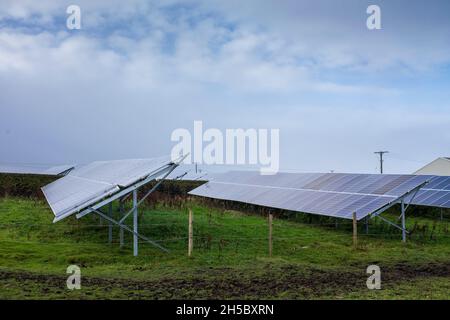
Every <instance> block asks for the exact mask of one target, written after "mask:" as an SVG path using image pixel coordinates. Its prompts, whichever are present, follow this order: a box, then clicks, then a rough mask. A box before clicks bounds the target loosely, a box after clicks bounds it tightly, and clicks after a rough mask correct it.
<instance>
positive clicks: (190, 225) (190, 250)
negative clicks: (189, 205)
mask: <svg viewBox="0 0 450 320" xmlns="http://www.w3.org/2000/svg"><path fill="white" fill-rule="evenodd" d="M192 220H193V216H192V210H191V209H189V237H188V256H189V257H190V256H191V255H192V248H193V246H194V241H193V230H192Z"/></svg>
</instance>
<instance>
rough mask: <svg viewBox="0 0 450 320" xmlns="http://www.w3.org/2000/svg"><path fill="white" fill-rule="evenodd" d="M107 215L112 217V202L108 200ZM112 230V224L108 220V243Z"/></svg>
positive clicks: (110, 240)
mask: <svg viewBox="0 0 450 320" xmlns="http://www.w3.org/2000/svg"><path fill="white" fill-rule="evenodd" d="M108 215H109V217H110V218H112V217H113V207H112V202H110V203H109V206H108ZM112 232H113V225H112V222H111V221H109V223H108V243H112Z"/></svg>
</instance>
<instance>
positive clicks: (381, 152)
mask: <svg viewBox="0 0 450 320" xmlns="http://www.w3.org/2000/svg"><path fill="white" fill-rule="evenodd" d="M374 153H375V154H379V155H380V173H381V174H383V162H384V160H383V154H385V153H389V151H376V152H374Z"/></svg>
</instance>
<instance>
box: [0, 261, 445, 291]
mask: <svg viewBox="0 0 450 320" xmlns="http://www.w3.org/2000/svg"><path fill="white" fill-rule="evenodd" d="M367 276H368V275H367V274H366V273H365V268H361V272H337V271H323V270H320V269H307V270H305V269H299V268H298V267H296V266H293V265H288V266H284V267H281V268H271V267H270V265H268V268H267V271H264V272H263V273H258V274H255V275H252V274H249V273H248V272H244V271H237V270H234V269H226V268H223V269H208V270H206V271H202V272H201V274H198V275H194V276H190V277H187V278H164V279H160V280H152V281H146V280H144V281H141V280H135V279H130V280H127V279H116V278H112V279H107V278H97V277H83V278H82V286H83V289H84V290H90V289H97V292H98V291H99V290H98V289H100V291H101V292H104V293H105V295H104V297H105V298H108V292H111V291H112V290H115V292H120V295H119V296H114V297H117V298H123V299H233V298H240V299H246V298H248V299H251V298H253V299H270V298H290V299H295V298H302V299H305V298H314V297H319V296H323V295H327V294H339V293H346V292H347V293H348V292H351V291H360V290H362V289H364V288H366V284H365V283H366V279H367ZM448 276H450V263H441V264H438V263H433V264H426V265H419V266H417V265H409V264H397V265H394V266H392V267H385V268H382V281H383V282H382V283H383V287H385V288H387V287H389V286H392V285H394V284H395V283H398V282H401V281H406V280H414V278H418V277H420V278H423V277H448ZM1 279H14V280H16V282H18V283H26V282H29V281H32V282H36V283H38V284H39V286H40V287H42V288H43V289H44V290H43V293H44V294H45V292H48V291H51V290H61V289H65V284H66V277H62V276H54V275H41V274H35V273H28V272H16V271H0V281H1Z"/></svg>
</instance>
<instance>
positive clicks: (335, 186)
mask: <svg viewBox="0 0 450 320" xmlns="http://www.w3.org/2000/svg"><path fill="white" fill-rule="evenodd" d="M431 178H432V176H414V175H376V174H345V173H278V174H276V175H271V176H267V175H266V176H263V175H260V174H259V173H258V172H251V171H232V172H229V173H226V174H222V175H217V176H215V178H214V179H212V180H211V181H209V182H208V183H206V184H204V185H202V186H200V187H198V188H197V189H195V190H193V191H191V192H190V194H192V195H197V196H203V197H208V198H215V199H222V200H230V201H238V202H244V203H249V204H254V205H260V206H266V207H271V208H278V209H285V210H291V211H299V212H306V213H312V214H319V215H326V216H332V217H340V218H352V214H353V213H354V212H356V214H357V219H358V220H359V219H362V218H363V217H365V216H367V215H369V214H371V213H373V212H375V211H377V210H379V209H381V208H383V207H384V206H387V205H389V204H391V203H393V202H395V201H396V200H397V199H398V198H399V197H400V196H403V195H404V194H406V193H408V192H410V191H411V190H414V189H415V188H417V187H418V186H420V185H422V184H424V183H426V182H427V181H429V180H430V179H431Z"/></svg>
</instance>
